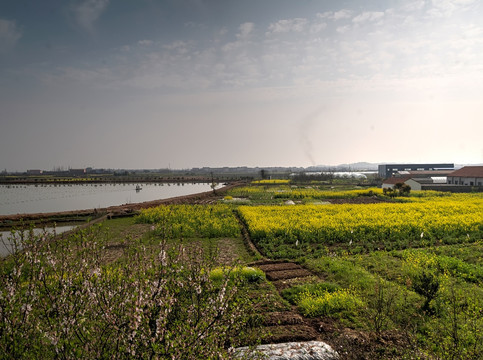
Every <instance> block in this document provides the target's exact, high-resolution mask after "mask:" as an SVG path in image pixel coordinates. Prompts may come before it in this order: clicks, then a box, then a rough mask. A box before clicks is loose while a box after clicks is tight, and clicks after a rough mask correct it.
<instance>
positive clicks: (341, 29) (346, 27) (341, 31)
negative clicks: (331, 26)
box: [336, 25, 351, 34]
mask: <svg viewBox="0 0 483 360" xmlns="http://www.w3.org/2000/svg"><path fill="white" fill-rule="evenodd" d="M350 28H351V27H350V26H349V25H344V26H338V27H337V29H336V31H337V32H338V33H339V34H345V33H346V32H347V31H349V30H350Z"/></svg>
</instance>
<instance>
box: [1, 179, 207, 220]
mask: <svg viewBox="0 0 483 360" xmlns="http://www.w3.org/2000/svg"><path fill="white" fill-rule="evenodd" d="M210 185H211V184H207V183H196V184H192V183H176V184H157V183H154V184H153V183H144V184H141V183H140V184H128V183H121V184H82V185H79V184H77V185H67V184H59V185H53V184H52V185H50V184H37V185H17V184H12V185H0V215H12V214H32V213H46V212H59V211H71V210H87V209H98V208H105V207H109V206H116V205H124V204H133V203H139V202H144V201H151V200H159V199H168V198H171V197H176V196H184V195H190V194H196V193H201V192H205V191H210V190H211V187H210ZM136 187H140V188H141V190H136Z"/></svg>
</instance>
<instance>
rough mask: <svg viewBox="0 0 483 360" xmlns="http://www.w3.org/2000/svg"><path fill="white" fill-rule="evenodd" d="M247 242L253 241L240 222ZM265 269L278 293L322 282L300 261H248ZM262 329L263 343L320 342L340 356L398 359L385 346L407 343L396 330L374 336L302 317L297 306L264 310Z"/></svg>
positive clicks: (318, 275) (397, 346) (322, 319)
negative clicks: (286, 308)
mask: <svg viewBox="0 0 483 360" xmlns="http://www.w3.org/2000/svg"><path fill="white" fill-rule="evenodd" d="M241 225H242V228H244V230H245V231H244V236H245V237H246V238H245V242H246V244H247V245H248V246H249V247H250V248H255V249H256V246H255V245H254V244H253V243H252V241H251V239H250V237H249V234H248V232H247V231H246V228H245V226H244V224H243V223H241ZM250 265H252V266H255V267H257V268H259V269H261V270H263V271H264V272H265V275H266V278H267V280H269V281H270V282H272V284H273V285H274V286H275V288H276V289H277V291H278V292H279V294H280V296H281V291H282V290H284V289H286V288H288V287H291V286H293V285H294V284H300V283H303V282H311V281H321V276H320V274H314V273H312V272H311V271H309V270H307V269H305V268H304V267H302V266H301V265H299V264H296V263H294V262H290V261H284V260H270V259H266V258H265V259H263V260H259V261H256V262H253V263H251V264H250ZM263 325H264V330H263V331H264V332H265V333H266V334H268V335H265V336H264V337H263V338H262V343H265V344H274V343H285V342H305V341H312V340H317V341H323V342H326V343H327V344H329V345H330V346H332V348H333V349H335V350H336V351H337V352H338V353H339V355H340V358H341V359H371V360H373V359H398V358H400V357H398V356H392V354H389V353H387V350H388V349H391V348H392V349H394V348H399V349H402V348H405V347H406V346H407V345H408V344H407V342H406V340H405V339H404V338H403V337H402V336H401V334H398V333H387V334H383V335H382V336H379V337H377V336H375V334H373V333H370V332H364V331H359V330H355V329H350V328H347V327H345V326H344V325H342V324H341V323H340V322H339V321H337V320H335V319H332V318H321V317H319V318H305V317H303V316H302V315H300V314H299V312H298V311H297V307H296V306H292V307H291V309H290V310H289V311H282V312H280V311H277V312H267V313H265V314H264V321H263Z"/></svg>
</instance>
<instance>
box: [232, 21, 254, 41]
mask: <svg viewBox="0 0 483 360" xmlns="http://www.w3.org/2000/svg"><path fill="white" fill-rule="evenodd" d="M254 28H255V24H254V23H251V22H246V23H244V24H241V25H240V27H239V30H240V32H239V33H238V34H237V35H236V37H237V38H238V39H246V38H248V37H249V36H250V34H251V33H252V32H253V29H254Z"/></svg>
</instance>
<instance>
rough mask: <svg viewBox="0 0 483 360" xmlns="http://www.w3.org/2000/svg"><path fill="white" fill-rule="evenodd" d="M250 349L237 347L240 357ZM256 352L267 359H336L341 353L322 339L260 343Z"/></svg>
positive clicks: (254, 351)
mask: <svg viewBox="0 0 483 360" xmlns="http://www.w3.org/2000/svg"><path fill="white" fill-rule="evenodd" d="M248 350H249V348H248V347H241V348H237V349H235V351H238V353H239V355H240V357H242V356H244V355H245V354H246V352H247V351H248ZM253 353H255V354H259V353H261V354H263V355H264V357H263V358H264V359H266V360H336V359H339V354H338V353H337V352H336V351H334V350H333V349H332V348H331V347H330V346H329V345H328V344H326V343H324V342H322V341H308V342H290V343H281V344H266V345H259V346H257V347H256V348H255V349H254V350H253Z"/></svg>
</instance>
